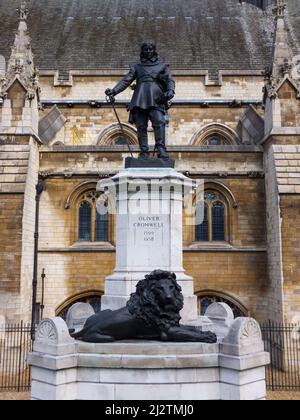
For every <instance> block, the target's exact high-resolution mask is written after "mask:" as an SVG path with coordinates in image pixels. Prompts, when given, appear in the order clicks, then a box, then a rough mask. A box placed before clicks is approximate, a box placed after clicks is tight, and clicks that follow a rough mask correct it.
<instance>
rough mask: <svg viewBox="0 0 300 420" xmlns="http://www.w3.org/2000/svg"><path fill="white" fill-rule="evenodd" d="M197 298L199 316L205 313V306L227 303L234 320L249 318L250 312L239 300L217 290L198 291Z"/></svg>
mask: <svg viewBox="0 0 300 420" xmlns="http://www.w3.org/2000/svg"><path fill="white" fill-rule="evenodd" d="M195 294H196V296H197V298H198V310H199V314H200V315H201V314H203V313H205V311H206V309H207V306H208V305H210V304H212V303H214V302H224V303H227V305H229V306H230V307H231V309H232V310H233V313H234V316H235V318H237V317H239V316H242V317H249V316H250V311H249V309H248V308H247V307H246V306H245V305H244V304H243V302H242V301H241V299H240V298H238V297H236V296H234V295H231V294H229V293H224V292H221V291H219V290H209V289H208V290H199V291H197V292H196V293H195Z"/></svg>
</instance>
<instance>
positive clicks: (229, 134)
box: [190, 123, 241, 146]
mask: <svg viewBox="0 0 300 420" xmlns="http://www.w3.org/2000/svg"><path fill="white" fill-rule="evenodd" d="M210 139H220V140H221V144H223V145H224V144H225V145H236V144H240V143H241V139H240V137H239V135H238V133H237V132H235V131H234V130H233V129H232V128H230V127H228V126H227V125H225V124H220V123H212V124H208V125H206V126H205V127H202V128H201V129H200V130H199V131H197V132H196V133H195V134H194V135H193V137H192V139H191V141H190V145H191V146H201V145H203V146H205V145H209V141H210ZM212 145H213V144H212Z"/></svg>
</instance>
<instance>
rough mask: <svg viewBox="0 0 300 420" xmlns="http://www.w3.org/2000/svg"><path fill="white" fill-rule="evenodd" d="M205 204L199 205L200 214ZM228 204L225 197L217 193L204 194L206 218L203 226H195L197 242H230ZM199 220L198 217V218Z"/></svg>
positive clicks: (197, 208) (208, 192) (197, 210)
mask: <svg viewBox="0 0 300 420" xmlns="http://www.w3.org/2000/svg"><path fill="white" fill-rule="evenodd" d="M202 206H203V203H200V202H199V203H198V204H197V207H196V212H197V213H198V214H199V212H201V210H202ZM227 213H228V210H227V203H226V200H225V198H224V196H223V195H222V194H221V193H219V192H217V191H206V192H205V194H204V217H203V222H202V223H201V224H196V226H195V240H196V241H197V242H213V241H214V242H217V241H218V242H224V241H227V240H228V232H227V231H228V227H227V226H228V223H227ZM196 220H197V217H196Z"/></svg>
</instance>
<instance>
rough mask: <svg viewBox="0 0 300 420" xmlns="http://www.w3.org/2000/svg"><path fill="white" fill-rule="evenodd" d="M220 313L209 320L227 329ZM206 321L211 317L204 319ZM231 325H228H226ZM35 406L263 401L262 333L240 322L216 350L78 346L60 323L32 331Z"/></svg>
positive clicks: (136, 344)
mask: <svg viewBox="0 0 300 420" xmlns="http://www.w3.org/2000/svg"><path fill="white" fill-rule="evenodd" d="M226 312H227V309H226V308H225V311H224V308H220V307H219V308H218V307H215V308H212V311H211V312H209V313H210V314H211V316H212V318H211V320H212V319H213V318H217V320H218V323H220V322H223V324H228V322H229V321H230V319H229V318H230V317H228V316H227V315H228V314H226ZM209 313H208V314H209ZM229 323H230V322H229ZM36 337H37V338H36V341H35V343H34V351H33V353H31V354H30V355H29V364H30V365H31V366H32V386H31V395H32V399H33V400H135V401H137V400H173V401H181V400H190V401H191V400H264V399H265V398H266V384H265V366H266V365H267V364H268V363H269V362H270V358H269V354H268V353H265V352H264V350H263V341H262V337H261V331H260V328H259V325H258V324H257V322H256V321H255V320H254V319H251V318H238V319H236V320H235V321H233V322H232V323H231V325H230V326H228V330H227V334H226V336H225V338H220V339H219V343H218V344H203V343H166V342H154V341H139V340H136V341H134V340H131V341H119V342H115V343H107V344H104V343H102V344H90V343H83V342H80V341H75V340H74V339H71V338H70V336H69V334H68V328H67V325H66V324H65V323H64V321H63V320H62V319H60V318H53V319H51V320H44V321H42V322H41V324H40V325H39V327H38V329H37V335H36Z"/></svg>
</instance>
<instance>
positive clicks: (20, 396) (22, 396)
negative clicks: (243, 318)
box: [0, 392, 300, 401]
mask: <svg viewBox="0 0 300 420" xmlns="http://www.w3.org/2000/svg"><path fill="white" fill-rule="evenodd" d="M29 399H30V396H29V393H27V392H20V393H17V392H13V393H5V392H3V393H0V400H15V401H17V400H29ZM267 399H268V400H269V401H278V400H288V401H300V392H268V398H267Z"/></svg>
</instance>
